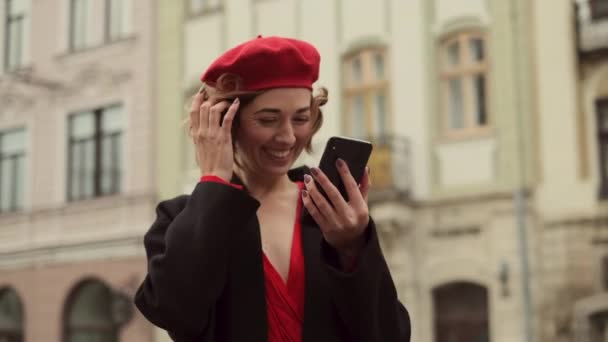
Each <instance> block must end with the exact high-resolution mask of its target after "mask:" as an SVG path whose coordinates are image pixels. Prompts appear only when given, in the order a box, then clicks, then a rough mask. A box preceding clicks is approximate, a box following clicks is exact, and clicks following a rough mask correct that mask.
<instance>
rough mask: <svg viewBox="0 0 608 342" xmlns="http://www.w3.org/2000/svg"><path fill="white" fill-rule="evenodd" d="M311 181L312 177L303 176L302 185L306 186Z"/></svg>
mask: <svg viewBox="0 0 608 342" xmlns="http://www.w3.org/2000/svg"><path fill="white" fill-rule="evenodd" d="M311 180H312V177H310V175H304V183H306V184H308V183H310V181H311Z"/></svg>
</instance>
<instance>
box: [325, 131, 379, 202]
mask: <svg viewBox="0 0 608 342" xmlns="http://www.w3.org/2000/svg"><path fill="white" fill-rule="evenodd" d="M372 148H373V146H372V143H371V142H369V141H365V140H359V139H353V138H348V137H331V138H329V140H328V141H327V144H326V145H325V151H323V155H322V156H321V162H320V163H319V169H321V171H323V173H325V175H326V176H327V178H329V180H330V181H331V182H332V183H333V184H334V185H335V186H336V188H337V189H338V190H339V191H340V193H341V194H342V197H344V199H346V200H347V201H348V193H347V192H346V188H345V187H344V183H343V182H342V177H340V173H339V172H338V169H337V166H336V160H338V158H341V159H342V160H344V161H345V162H346V164H347V165H348V168H349V170H350V173H351V174H352V175H353V178H354V179H355V181H356V182H357V184H361V180H362V178H363V174H364V173H365V167H366V166H367V162H368V160H369V157H370V155H371V154H372ZM317 188H318V189H319V190H320V191H321V193H322V194H323V195H324V196H326V195H325V192H324V191H323V189H322V188H321V186H320V185H319V184H317ZM326 197H327V196H326Z"/></svg>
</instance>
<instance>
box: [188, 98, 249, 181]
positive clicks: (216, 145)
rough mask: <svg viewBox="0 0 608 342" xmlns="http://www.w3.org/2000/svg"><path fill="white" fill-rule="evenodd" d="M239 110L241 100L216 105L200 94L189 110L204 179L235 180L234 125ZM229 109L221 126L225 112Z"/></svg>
mask: <svg viewBox="0 0 608 342" xmlns="http://www.w3.org/2000/svg"><path fill="white" fill-rule="evenodd" d="M238 108H239V99H238V98H236V99H235V100H234V101H233V102H232V103H230V102H228V101H221V102H218V103H215V104H213V103H212V102H211V101H209V100H204V94H201V93H199V94H197V95H196V96H195V97H194V100H193V101H192V108H191V109H190V123H191V128H190V129H191V132H192V139H193V140H194V145H195V146H196V160H197V162H198V165H199V167H200V170H201V175H202V176H217V177H220V178H222V179H223V180H225V181H227V182H229V181H230V179H231V178H232V167H233V164H234V155H233V150H232V135H231V130H232V122H233V120H234V117H235V115H236V111H237V109H238ZM226 109H228V111H227V113H226V115H224V119H223V121H222V124H221V125H220V118H221V116H222V112H223V111H225V110H226Z"/></svg>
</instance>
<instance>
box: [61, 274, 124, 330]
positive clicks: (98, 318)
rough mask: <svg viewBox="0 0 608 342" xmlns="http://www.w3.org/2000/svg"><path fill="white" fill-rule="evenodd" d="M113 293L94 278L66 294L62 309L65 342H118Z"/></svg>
mask: <svg viewBox="0 0 608 342" xmlns="http://www.w3.org/2000/svg"><path fill="white" fill-rule="evenodd" d="M113 297H114V296H113V294H112V291H111V290H110V288H109V287H107V286H106V285H105V284H104V283H102V282H100V281H97V280H86V281H83V282H82V283H80V284H79V285H77V286H76V287H75V288H74V290H72V292H71V293H70V295H69V296H68V301H67V303H66V307H65V310H64V320H63V321H64V342H118V325H117V324H116V323H115V321H114V319H113V317H114V314H113Z"/></svg>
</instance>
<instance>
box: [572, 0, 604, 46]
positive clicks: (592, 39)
mask: <svg viewBox="0 0 608 342" xmlns="http://www.w3.org/2000/svg"><path fill="white" fill-rule="evenodd" d="M575 13H576V23H577V32H578V51H579V53H580V54H581V56H583V57H608V0H575Z"/></svg>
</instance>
